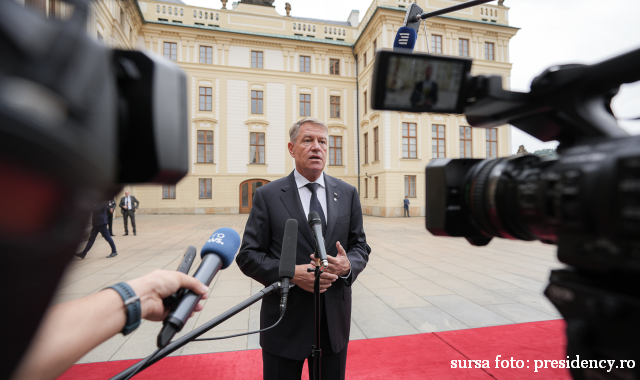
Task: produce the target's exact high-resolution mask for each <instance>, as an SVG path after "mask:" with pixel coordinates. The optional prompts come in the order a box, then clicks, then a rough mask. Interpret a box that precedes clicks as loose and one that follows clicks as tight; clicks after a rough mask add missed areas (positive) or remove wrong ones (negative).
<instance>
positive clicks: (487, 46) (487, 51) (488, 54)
mask: <svg viewBox="0 0 640 380" xmlns="http://www.w3.org/2000/svg"><path fill="white" fill-rule="evenodd" d="M493 48H494V44H493V42H485V43H484V59H486V60H487V61H494V60H495V59H494V56H493Z"/></svg>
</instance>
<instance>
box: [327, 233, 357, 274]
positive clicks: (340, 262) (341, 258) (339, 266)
mask: <svg viewBox="0 0 640 380" xmlns="http://www.w3.org/2000/svg"><path fill="white" fill-rule="evenodd" d="M336 248H337V249H338V255H337V256H336V257H333V256H331V255H327V261H328V262H329V267H328V268H327V269H326V270H325V272H327V273H333V274H336V275H338V276H343V277H344V276H346V275H348V274H349V272H350V271H351V263H350V262H349V259H348V258H347V252H345V250H344V248H342V244H340V242H339V241H337V242H336Z"/></svg>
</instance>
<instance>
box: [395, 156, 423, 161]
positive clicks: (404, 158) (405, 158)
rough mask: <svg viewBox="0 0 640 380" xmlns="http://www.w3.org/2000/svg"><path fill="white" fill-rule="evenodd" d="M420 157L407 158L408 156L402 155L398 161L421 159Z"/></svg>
mask: <svg viewBox="0 0 640 380" xmlns="http://www.w3.org/2000/svg"><path fill="white" fill-rule="evenodd" d="M421 159H422V158H420V157H418V158H409V157H402V158H400V161H418V160H421Z"/></svg>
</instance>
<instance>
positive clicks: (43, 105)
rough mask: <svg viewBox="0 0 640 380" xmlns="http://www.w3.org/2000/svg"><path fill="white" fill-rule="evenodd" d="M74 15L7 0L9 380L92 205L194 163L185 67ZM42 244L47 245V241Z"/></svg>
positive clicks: (3, 234)
mask: <svg viewBox="0 0 640 380" xmlns="http://www.w3.org/2000/svg"><path fill="white" fill-rule="evenodd" d="M67 2H68V3H70V4H72V5H73V15H72V17H71V18H70V19H69V20H64V21H63V20H57V19H45V18H43V17H41V16H39V15H37V14H36V13H35V12H33V11H31V10H29V9H26V8H25V7H23V6H20V5H18V4H17V3H16V2H14V1H0V57H1V58H0V178H1V180H0V183H1V186H0V210H2V211H0V252H2V265H0V288H1V289H4V290H3V292H2V304H3V305H5V307H6V308H7V309H6V312H4V313H2V317H0V325H2V326H4V327H5V331H4V332H3V334H4V335H5V341H6V342H11V344H5V345H3V348H2V350H1V351H0V356H1V357H2V358H3V360H2V364H1V365H0V378H3V379H4V378H7V377H8V376H9V374H10V373H11V372H12V370H13V368H14V367H15V365H16V364H17V363H18V359H19V358H20V356H21V355H22V353H23V352H24V350H25V349H26V347H27V345H28V344H29V342H30V340H31V338H32V337H33V334H34V333H35V331H36V327H37V326H38V324H39V322H40V321H41V319H42V316H43V314H44V312H45V310H46V308H47V307H48V306H49V302H50V300H51V298H52V295H53V292H54V291H55V290H56V287H57V286H58V283H59V282H60V278H61V276H62V274H63V270H64V268H65V267H66V266H67V264H68V263H69V261H70V260H71V258H72V257H73V256H72V255H73V253H74V252H75V250H76V248H77V244H78V243H79V241H80V239H81V236H82V232H83V230H84V226H86V223H87V220H88V219H89V213H90V212H91V209H92V206H93V204H94V203H96V202H97V201H104V200H106V199H108V198H110V197H113V196H114V195H115V194H116V193H117V192H118V190H119V189H120V188H122V186H123V184H132V183H148V182H154V183H166V184H175V183H176V182H178V181H179V180H180V179H181V178H182V177H183V176H184V175H185V174H186V173H187V170H188V146H187V141H188V139H187V138H188V124H187V120H188V117H187V93H186V88H187V86H186V77H185V74H184V73H183V72H182V71H181V70H180V69H179V68H178V67H177V66H176V65H173V64H171V63H170V62H168V61H167V60H163V59H161V58H159V57H156V56H153V55H150V54H147V53H144V52H140V51H126V50H111V49H109V48H107V47H106V46H104V45H103V44H101V43H98V42H97V41H95V40H94V39H93V38H91V37H89V36H88V35H87V33H86V29H87V19H88V12H89V4H88V2H87V1H84V0H73V1H71V0H67ZM45 247H46V248H45Z"/></svg>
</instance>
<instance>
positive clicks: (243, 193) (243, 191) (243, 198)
mask: <svg viewBox="0 0 640 380" xmlns="http://www.w3.org/2000/svg"><path fill="white" fill-rule="evenodd" d="M269 182H270V181H267V180H265V179H250V180H248V181H244V182H242V183H241V184H240V214H248V213H249V212H251V207H252V206H253V195H254V194H255V193H256V190H258V188H260V187H262V186H264V185H266V184H267V183H269Z"/></svg>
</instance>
